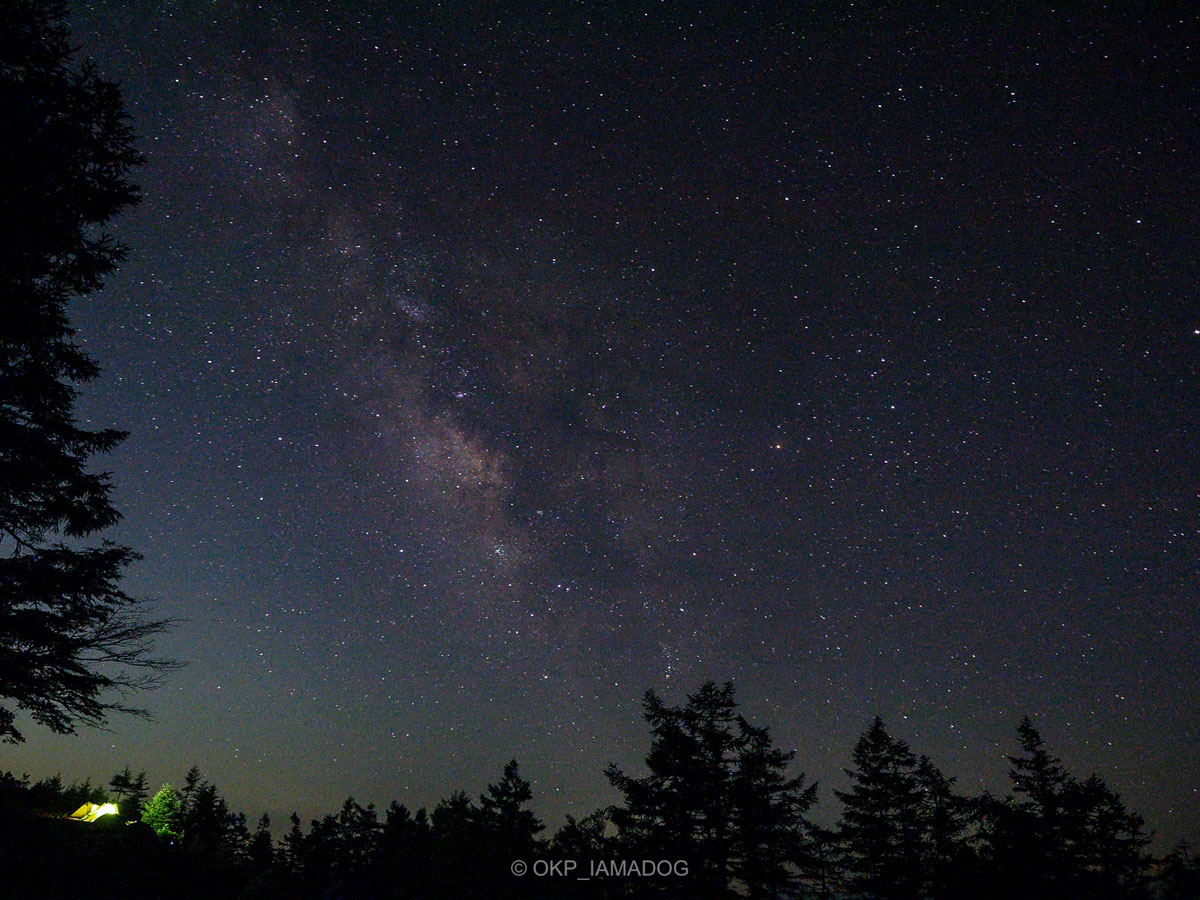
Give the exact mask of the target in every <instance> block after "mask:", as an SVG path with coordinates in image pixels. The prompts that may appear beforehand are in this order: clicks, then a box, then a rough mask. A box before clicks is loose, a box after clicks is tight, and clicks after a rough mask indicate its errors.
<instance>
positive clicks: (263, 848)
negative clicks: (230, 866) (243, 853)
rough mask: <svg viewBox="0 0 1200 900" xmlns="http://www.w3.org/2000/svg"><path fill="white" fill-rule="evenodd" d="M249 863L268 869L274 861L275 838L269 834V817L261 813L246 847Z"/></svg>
mask: <svg viewBox="0 0 1200 900" xmlns="http://www.w3.org/2000/svg"><path fill="white" fill-rule="evenodd" d="M247 855H248V856H249V858H250V864H251V865H253V866H254V867H255V868H256V869H263V870H265V869H269V868H271V864H272V863H273V862H274V861H275V839H274V838H273V837H272V835H271V817H270V816H268V815H267V814H266V813H263V814H262V816H261V817H260V818H259V820H258V826H257V827H256V828H255V829H254V835H253V836H252V837H251V838H250V843H249V845H248V847H247Z"/></svg>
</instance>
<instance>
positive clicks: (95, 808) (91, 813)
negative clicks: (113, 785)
mask: <svg viewBox="0 0 1200 900" xmlns="http://www.w3.org/2000/svg"><path fill="white" fill-rule="evenodd" d="M116 814H117V805H116V804H115V803H104V804H99V803H85V804H83V806H81V807H79V809H77V810H75V812H73V813H71V814H70V815H69V816H67V818H68V819H74V820H75V821H76V822H95V821H96V820H97V819H98V818H100V817H101V816H115V815H116Z"/></svg>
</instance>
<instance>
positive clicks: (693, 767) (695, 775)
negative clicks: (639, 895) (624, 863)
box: [606, 682, 816, 898]
mask: <svg viewBox="0 0 1200 900" xmlns="http://www.w3.org/2000/svg"><path fill="white" fill-rule="evenodd" d="M643 715H644V717H645V719H646V721H647V723H648V724H649V725H650V728H651V746H650V752H649V754H648V755H647V757H646V766H647V768H648V769H649V774H648V775H646V776H645V777H642V778H635V777H632V776H629V775H626V774H625V773H624V772H622V771H621V770H620V769H618V768H617V767H616V766H611V765H610V766H609V767H608V769H607V771H606V775H607V776H608V779H609V781H610V782H611V783H612V784H613V786H614V787H616V788H617V789H618V790H620V791H621V792H622V793H623V794H624V795H625V804H624V806H622V807H616V808H614V809H613V810H612V821H613V822H614V824H616V826H617V828H618V829H619V838H620V843H621V845H622V848H623V850H624V851H625V855H633V856H636V857H639V858H647V859H656V860H686V861H687V863H688V871H689V874H688V877H687V878H686V879H682V880H681V879H675V878H672V879H655V880H654V881H653V883H644V884H639V885H637V887H639V888H642V889H655V890H660V891H662V892H666V893H669V894H670V895H672V896H675V895H684V894H686V896H688V897H692V898H728V897H734V896H739V895H741V894H743V893H746V892H749V893H751V894H752V895H753V896H756V897H772V896H782V895H785V894H786V892H787V891H790V890H792V889H793V887H794V886H795V885H796V884H797V881H798V878H799V876H800V874H801V873H800V872H799V867H800V866H803V865H805V864H806V863H807V862H811V860H810V859H808V858H807V857H806V853H808V851H809V850H810V849H811V848H810V846H809V845H810V843H811V840H810V835H809V834H808V824H807V821H806V820H805V818H804V813H805V812H806V811H807V810H808V808H809V807H810V806H811V805H812V804H813V802H814V801H815V797H816V794H815V789H814V788H813V787H812V786H809V787H805V786H804V784H803V780H804V779H803V776H800V777H799V778H788V777H787V776H786V774H785V771H786V767H787V765H788V763H789V762H790V760H791V754H788V753H783V752H780V751H778V750H775V749H774V748H773V747H772V746H771V739H770V736H769V733H768V732H767V730H766V729H763V728H755V727H753V726H751V725H750V724H749V723H748V722H747V721H746V720H745V719H744V718H742V717H741V716H739V715H738V714H737V704H736V703H735V701H734V691H733V685H732V684H728V683H727V684H725V685H722V686H718V685H716V684H715V683H713V682H707V683H705V684H704V685H703V686H701V688H700V690H699V691H697V692H696V694H694V695H692V696H689V697H688V699H687V703H686V704H685V705H684V706H682V707H670V706H667V705H665V704H664V703H663V702H662V701H661V700H660V699H659V698H658V695H657V694H655V693H654V692H653V691H648V692H647V693H646V696H645V699H644V702H643Z"/></svg>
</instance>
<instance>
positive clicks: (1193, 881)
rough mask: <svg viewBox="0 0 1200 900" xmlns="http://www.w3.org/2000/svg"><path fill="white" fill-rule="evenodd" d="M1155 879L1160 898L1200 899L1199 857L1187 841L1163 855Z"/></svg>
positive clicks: (1167, 899)
mask: <svg viewBox="0 0 1200 900" xmlns="http://www.w3.org/2000/svg"><path fill="white" fill-rule="evenodd" d="M1157 881H1158V888H1159V894H1160V896H1161V897H1162V900H1200V857H1198V856H1196V855H1195V854H1194V853H1192V847H1191V845H1190V844H1189V843H1188V842H1187V841H1180V842H1179V843H1178V844H1176V845H1175V846H1174V847H1172V848H1171V851H1170V852H1169V853H1168V854H1167V855H1166V856H1165V857H1163V860H1162V865H1161V866H1160V868H1159V872H1158V877H1157Z"/></svg>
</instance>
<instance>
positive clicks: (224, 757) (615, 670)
mask: <svg viewBox="0 0 1200 900" xmlns="http://www.w3.org/2000/svg"><path fill="white" fill-rule="evenodd" d="M295 6H300V7H302V10H301V11H300V12H296V11H295V10H294V9H292V7H295ZM745 6H746V9H744V10H740V11H739V10H737V9H735V8H733V7H732V6H717V5H701V4H660V3H644V4H623V3H604V4H584V3H570V4H568V3H561V2H552V3H529V4H520V5H515V4H509V5H499V4H480V5H477V6H476V5H467V4H454V3H428V2H416V3H403V4H400V3H382V2H355V3H326V4H314V3H304V4H283V3H275V4H272V3H261V4H260V3H248V2H239V0H214V2H203V3H202V2H161V0H154V2H148V0H147V2H80V3H76V4H74V5H73V7H72V8H73V17H72V24H73V27H74V38H75V41H76V43H78V44H79V45H80V46H81V48H82V51H83V52H84V53H85V54H88V55H91V56H93V57H94V58H95V59H96V60H97V62H98V63H99V65H100V69H101V71H102V73H104V74H105V75H107V76H108V77H111V78H113V79H115V80H117V81H119V82H120V83H121V85H122V87H123V90H124V94H125V98H126V105H127V108H128V111H129V112H130V114H131V116H132V118H133V122H134V125H135V128H136V131H137V134H138V136H139V146H140V148H141V149H142V150H143V152H144V153H145V156H146V160H147V164H146V165H145V166H144V167H143V168H142V169H141V170H139V172H138V176H137V177H138V181H139V182H140V183H141V185H142V186H143V189H144V192H145V199H144V201H143V202H142V204H141V205H140V206H139V207H137V208H136V209H135V210H133V211H132V212H130V213H129V214H127V215H126V216H124V217H123V218H122V219H121V220H120V221H119V222H117V223H116V225H115V230H116V232H117V234H118V235H119V236H120V237H121V238H122V239H123V240H125V241H126V242H127V243H129V244H130V245H131V246H132V248H133V252H132V253H131V256H130V258H129V259H128V261H127V262H126V263H125V264H124V265H123V266H122V267H121V268H120V270H119V272H118V273H117V275H116V276H115V277H113V278H112V279H111V280H110V282H109V286H108V288H107V289H106V290H105V291H104V292H102V293H101V294H100V295H98V296H97V297H95V298H94V299H93V300H91V301H89V302H88V303H84V304H79V305H77V307H76V313H75V315H76V323H77V325H78V327H79V337H80V340H81V342H82V343H83V345H84V346H85V347H86V349H87V350H88V352H90V353H92V354H93V355H94V356H95V357H96V358H97V360H98V361H99V362H100V363H101V364H102V366H103V367H104V376H103V377H102V379H100V380H99V381H97V382H96V383H94V384H93V385H91V386H89V387H88V389H87V390H86V392H85V400H84V402H83V406H82V417H83V418H84V419H86V420H87V421H88V422H90V423H91V424H92V425H93V426H100V425H103V426H116V427H122V428H126V429H128V430H129V431H130V432H131V436H130V438H129V439H128V440H127V441H126V442H125V443H124V444H123V445H122V446H121V447H120V448H119V449H118V450H117V451H116V452H115V453H114V454H113V455H112V456H111V457H110V458H109V459H107V460H105V461H104V463H103V465H104V466H105V467H106V468H111V469H112V470H113V472H114V476H115V481H116V484H117V489H116V493H115V502H116V505H117V507H118V509H120V510H121V511H122V512H123V513H124V516H125V519H124V521H123V523H122V524H121V525H120V526H119V527H118V528H117V529H115V530H114V531H113V532H112V536H113V537H115V538H118V539H120V540H122V541H124V542H127V543H129V544H130V545H132V546H133V547H134V548H135V549H137V550H139V551H140V552H142V553H143V554H144V557H145V558H144V560H143V561H142V562H141V563H139V564H138V565H137V566H136V567H135V568H134V569H133V570H132V572H131V575H130V577H129V579H128V581H127V587H128V589H129V590H130V591H131V592H132V593H136V594H138V595H139V596H146V597H151V598H156V600H157V605H156V609H157V612H158V614H160V615H164V616H170V617H176V618H179V619H181V620H183V621H182V622H181V623H180V624H179V626H178V627H177V628H176V629H175V630H174V631H173V632H171V633H170V634H169V635H168V636H167V637H166V638H163V639H161V640H160V642H159V649H160V651H162V652H165V653H167V654H169V655H174V656H177V657H179V658H180V659H182V660H184V661H186V662H188V666H187V667H186V668H185V669H184V670H183V671H181V672H179V673H177V674H174V675H172V676H171V677H170V678H169V680H168V682H167V685H166V686H165V687H164V688H163V689H162V690H160V691H158V692H157V693H154V694H150V695H147V696H146V697H145V698H144V700H145V702H146V705H148V706H149V708H150V709H151V711H152V712H153V714H154V716H155V720H154V721H153V722H150V723H144V722H140V721H137V720H130V719H117V720H114V721H113V722H112V731H111V732H108V733H105V732H97V731H92V732H87V733H85V734H81V735H80V736H78V737H58V736H54V735H50V734H48V733H47V732H46V731H45V730H44V729H41V728H39V727H36V726H33V725H31V724H30V723H29V722H28V720H24V724H25V726H28V727H24V726H22V727H23V730H25V731H26V733H27V736H28V742H27V743H26V744H25V745H23V746H20V747H16V748H11V747H9V748H3V751H2V753H0V767H3V768H10V769H13V770H15V771H18V772H20V771H27V772H29V773H30V774H31V775H33V776H34V777H41V776H44V775H48V774H53V773H54V772H58V771H61V772H62V773H63V775H64V776H65V777H67V779H68V780H71V779H73V778H82V777H84V776H85V775H90V776H92V777H93V778H94V779H100V780H103V781H107V779H108V777H109V776H110V775H111V774H112V773H113V772H115V771H119V770H120V769H121V768H122V767H124V766H125V765H126V764H129V765H131V766H132V767H133V768H134V770H135V771H136V770H137V769H140V768H145V769H147V770H149V775H150V781H151V784H152V787H157V785H158V784H160V783H161V782H162V781H164V780H168V779H169V780H172V781H174V782H176V783H177V784H178V783H179V781H180V780H181V779H182V775H183V773H184V771H186V769H187V768H188V766H190V765H191V764H192V763H196V764H198V765H199V766H200V768H201V769H202V771H203V773H204V774H205V775H206V776H208V777H209V778H210V779H211V780H213V781H214V782H215V783H216V784H217V785H218V787H219V788H220V790H221V792H222V793H223V794H224V795H225V796H226V797H227V798H228V799H229V801H230V803H231V805H232V806H233V807H234V808H235V809H243V810H245V811H246V812H247V814H248V815H250V816H251V818H252V819H253V818H256V817H257V815H258V814H259V813H260V812H261V811H263V810H264V809H265V810H268V811H269V812H270V813H271V815H272V817H273V818H274V819H275V821H276V823H277V824H282V823H283V821H284V819H285V817H286V815H287V814H288V813H289V812H291V811H292V810H293V809H296V810H298V811H299V812H300V814H301V816H302V818H304V819H305V821H307V820H308V819H310V818H312V817H314V816H317V815H321V814H324V813H326V812H332V811H335V810H336V809H337V808H338V807H339V806H340V805H341V802H342V801H343V800H344V799H345V798H346V796H347V795H349V794H353V795H354V797H355V798H356V799H358V800H359V801H360V802H363V803H365V802H367V801H375V802H376V803H379V804H386V803H387V802H388V801H390V800H391V799H393V798H396V799H400V800H402V801H405V802H407V803H409V804H410V805H422V804H433V803H436V802H437V800H438V799H439V797H442V796H446V795H448V794H449V793H450V792H451V791H453V790H455V789H458V788H464V789H466V790H467V791H468V792H469V793H472V794H477V793H478V792H479V791H480V790H482V789H483V787H484V786H485V784H486V783H487V782H489V781H495V780H497V778H498V777H499V774H500V769H501V766H502V765H503V763H504V762H505V761H506V760H508V759H509V758H510V757H514V756H515V757H517V758H518V760H519V761H520V762H521V765H522V772H523V774H524V775H526V776H527V777H528V778H529V779H530V780H531V781H532V783H533V789H534V806H535V809H536V810H537V811H538V812H539V813H540V814H541V815H543V817H544V818H546V819H547V820H548V821H549V824H550V825H551V826H552V828H553V827H556V826H557V825H558V824H560V823H561V822H562V819H563V816H564V815H565V814H566V813H572V814H574V815H582V814H586V813H588V812H590V811H591V810H593V809H594V808H596V807H597V806H600V805H603V804H606V803H609V802H613V801H614V800H616V799H617V798H616V795H615V794H614V793H613V792H612V791H611V790H610V789H609V787H608V786H607V783H606V781H605V779H604V777H603V774H602V770H603V767H604V766H605V764H606V763H608V762H610V761H612V762H616V763H618V764H619V765H621V766H623V767H625V768H626V769H627V770H628V769H632V770H633V771H635V772H636V771H640V769H639V767H638V763H639V760H641V759H643V758H644V756H645V752H646V750H647V748H648V746H649V735H648V731H647V729H646V726H645V725H644V723H643V722H642V721H641V718H640V710H639V697H640V695H641V694H642V693H643V692H644V691H645V690H646V689H647V688H649V687H654V688H656V689H658V690H660V691H661V692H662V693H663V694H664V696H665V697H666V698H667V699H668V700H670V701H679V700H682V699H683V697H684V695H685V694H686V693H687V692H689V691H694V690H695V689H696V688H697V687H698V686H699V685H700V683H701V682H702V681H703V680H704V679H708V678H713V679H717V680H722V681H723V680H725V679H734V681H735V683H736V684H737V688H738V697H739V699H740V701H741V703H742V705H743V708H744V710H745V711H746V712H747V713H748V714H749V715H751V716H752V717H753V718H754V719H755V720H756V721H758V722H760V723H765V724H769V725H770V726H771V727H772V731H773V734H774V735H775V737H776V739H777V742H778V743H779V744H780V745H782V746H784V747H786V748H793V747H794V748H796V750H797V758H796V766H797V768H798V769H802V770H804V771H805V772H807V773H808V774H809V775H810V776H811V777H815V778H818V779H819V780H820V781H821V785H822V788H821V807H822V808H823V813H822V815H824V816H826V817H830V816H834V815H836V812H837V809H838V806H837V804H836V802H835V801H834V799H833V797H832V794H831V792H830V790H829V789H830V788H831V787H835V786H841V785H843V784H844V781H845V779H844V776H843V774H842V771H841V770H842V768H843V767H844V766H847V765H849V754H850V749H851V746H852V744H853V742H854V740H855V738H856V737H857V736H858V735H859V734H860V733H861V732H862V731H863V730H864V729H865V728H866V726H867V725H868V724H869V721H870V717H871V716H873V715H875V714H877V713H878V714H879V715H881V716H883V718H884V720H885V721H886V722H887V724H888V726H889V729H890V730H891V731H892V732H893V733H894V734H895V735H897V736H898V737H901V738H904V739H905V740H907V741H909V742H910V743H911V744H912V746H913V749H914V750H916V751H917V752H923V753H927V754H929V755H930V756H931V757H932V758H933V760H934V761H935V762H936V763H938V764H939V765H940V766H941V767H942V768H943V770H944V771H945V772H946V773H947V774H948V775H952V776H956V777H957V778H958V787H959V789H960V790H963V791H965V792H970V793H974V792H979V791H982V790H984V789H991V790H994V791H1000V792H1003V791H1004V790H1005V780H1004V773H1005V771H1006V769H1007V762H1006V760H1005V759H1004V754H1005V753H1010V752H1015V750H1016V736H1015V729H1016V725H1017V722H1018V720H1019V719H1020V717H1021V716H1022V715H1026V714H1028V715H1030V716H1032V717H1033V718H1034V720H1035V722H1036V724H1037V725H1038V726H1039V727H1040V728H1041V730H1042V732H1043V735H1044V737H1045V738H1046V739H1047V742H1048V743H1049V745H1050V747H1051V749H1052V750H1054V751H1055V752H1056V753H1058V754H1059V755H1061V756H1062V757H1063V759H1064V762H1065V763H1066V764H1067V766H1068V768H1069V769H1070V770H1071V771H1073V772H1074V773H1075V774H1077V775H1080V776H1085V775H1087V774H1089V773H1090V772H1092V771H1097V772H1098V773H1099V774H1100V775H1101V776H1102V777H1104V778H1106V779H1108V781H1109V783H1110V784H1111V785H1112V786H1113V787H1115V788H1116V789H1117V790H1119V791H1120V792H1121V793H1122V795H1123V796H1124V798H1125V799H1126V800H1127V802H1128V803H1129V804H1130V805H1131V807H1132V808H1133V809H1135V810H1138V811H1140V812H1142V813H1144V814H1145V815H1146V816H1147V819H1148V822H1149V825H1150V826H1152V827H1153V828H1155V829H1157V830H1158V832H1159V835H1160V838H1161V839H1163V840H1164V841H1166V840H1173V839H1175V838H1178V837H1182V836H1185V835H1188V836H1192V837H1193V838H1194V837H1198V836H1200V704H1197V702H1196V695H1197V693H1198V692H1200V610H1198V602H1197V598H1198V596H1200V594H1198V590H1200V572H1198V566H1200V562H1198V561H1200V530H1198V522H1200V492H1198V483H1197V474H1198V473H1200V380H1198V376H1200V304H1198V303H1197V284H1200V241H1198V236H1200V225H1198V222H1200V212H1198V210H1200V117H1198V110H1200V103H1198V99H1200V97H1198V94H1200V89H1198V87H1197V81H1196V79H1195V77H1194V73H1195V66H1196V54H1197V47H1198V41H1197V36H1198V35H1200V27H1198V26H1200V19H1198V16H1197V13H1196V12H1195V11H1194V10H1191V11H1184V10H1185V8H1186V7H1187V6H1188V5H1187V4H1179V6H1178V8H1177V10H1176V12H1175V14H1173V15H1168V14H1163V15H1161V17H1157V18H1156V17H1154V16H1157V15H1158V14H1157V13H1154V12H1147V11H1145V10H1142V11H1139V12H1136V13H1120V14H1118V13H1115V12H1113V11H1112V10H1111V9H1110V10H1108V11H1107V12H1106V11H1104V10H1103V9H1101V8H1099V7H1093V8H1091V10H1090V11H1088V12H1079V11H1074V9H1075V8H1074V7H1073V5H1072V4H1065V5H1063V6H1054V7H1053V8H1051V7H1050V6H1049V5H1040V4H1024V5H1018V4H962V5H961V6H962V7H965V8H962V9H960V8H958V7H959V6H960V5H958V4H955V5H953V7H954V8H953V9H951V8H950V6H951V5H949V4H947V5H946V8H942V9H940V10H938V9H936V8H935V7H933V6H932V5H925V4H912V5H910V4H891V3H882V4H874V3H864V4H850V3H829V4H811V6H812V7H814V8H807V7H809V6H810V4H794V5H793V4H745ZM992 6H996V7H1004V8H1005V9H1003V10H993V9H990V7H992ZM1018 6H1020V8H1018ZM1146 6H1147V8H1150V7H1153V8H1155V9H1162V8H1167V7H1169V6H1170V4H1162V5H1161V7H1160V6H1159V5H1156V4H1147V5H1146ZM918 8H919V11H918ZM398 10H403V11H398Z"/></svg>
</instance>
